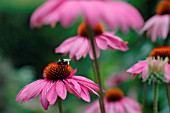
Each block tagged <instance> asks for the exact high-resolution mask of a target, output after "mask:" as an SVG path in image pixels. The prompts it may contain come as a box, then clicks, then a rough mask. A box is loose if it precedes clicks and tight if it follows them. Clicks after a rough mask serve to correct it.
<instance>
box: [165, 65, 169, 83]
mask: <svg viewBox="0 0 170 113" xmlns="http://www.w3.org/2000/svg"><path fill="white" fill-rule="evenodd" d="M165 78H166V80H167V81H168V82H169V81H170V65H169V64H166V65H165Z"/></svg>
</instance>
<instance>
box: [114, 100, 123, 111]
mask: <svg viewBox="0 0 170 113" xmlns="http://www.w3.org/2000/svg"><path fill="white" fill-rule="evenodd" d="M114 110H115V113H126V112H125V109H124V106H123V105H122V103H121V102H115V104H114Z"/></svg>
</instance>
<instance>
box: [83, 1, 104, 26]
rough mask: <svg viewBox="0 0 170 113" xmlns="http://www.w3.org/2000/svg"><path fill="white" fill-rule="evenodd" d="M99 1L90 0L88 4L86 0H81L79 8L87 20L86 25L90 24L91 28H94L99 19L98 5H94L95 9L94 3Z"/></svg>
mask: <svg viewBox="0 0 170 113" xmlns="http://www.w3.org/2000/svg"><path fill="white" fill-rule="evenodd" d="M98 3H99V2H96V1H91V3H90V4H89V3H88V2H87V1H82V2H81V3H80V4H81V10H82V14H83V16H84V18H85V20H86V22H87V24H88V25H90V26H91V27H92V28H94V27H95V26H96V25H97V23H98V22H99V19H100V12H99V10H100V9H101V8H100V7H95V9H96V10H98V11H96V10H94V5H96V4H98Z"/></svg>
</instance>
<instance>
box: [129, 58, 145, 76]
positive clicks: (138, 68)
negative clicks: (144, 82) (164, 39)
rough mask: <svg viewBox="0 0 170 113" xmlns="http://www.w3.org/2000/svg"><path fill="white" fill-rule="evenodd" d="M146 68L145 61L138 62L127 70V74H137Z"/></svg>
mask: <svg viewBox="0 0 170 113" xmlns="http://www.w3.org/2000/svg"><path fill="white" fill-rule="evenodd" d="M147 67H148V63H147V61H146V60H143V61H140V62H138V63H137V64H135V65H134V66H132V67H131V68H129V69H128V70H127V72H129V73H132V74H135V75H136V74H139V73H141V72H142V71H143V70H144V69H145V68H147Z"/></svg>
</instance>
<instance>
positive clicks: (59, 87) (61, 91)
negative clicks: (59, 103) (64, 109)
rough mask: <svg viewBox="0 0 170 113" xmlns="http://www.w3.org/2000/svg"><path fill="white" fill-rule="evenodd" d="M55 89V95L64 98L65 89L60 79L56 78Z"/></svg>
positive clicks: (65, 94)
mask: <svg viewBox="0 0 170 113" xmlns="http://www.w3.org/2000/svg"><path fill="white" fill-rule="evenodd" d="M56 91H57V95H58V96H59V97H60V98H61V99H63V100H64V99H65V98H66V96H67V89H66V86H65V84H64V83H63V82H62V81H61V80H58V81H57V82H56Z"/></svg>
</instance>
